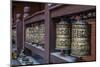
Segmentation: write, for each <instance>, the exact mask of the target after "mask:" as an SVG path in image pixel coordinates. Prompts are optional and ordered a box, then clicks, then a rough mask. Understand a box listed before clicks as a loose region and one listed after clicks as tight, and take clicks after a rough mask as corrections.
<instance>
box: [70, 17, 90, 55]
mask: <svg viewBox="0 0 100 67" xmlns="http://www.w3.org/2000/svg"><path fill="white" fill-rule="evenodd" d="M89 31H90V30H89V25H88V24H87V23H86V22H84V21H82V20H80V17H76V21H75V22H74V23H72V43H71V55H73V56H77V57H81V56H86V55H88V54H89V35H90V34H89V33H90V32H89Z"/></svg>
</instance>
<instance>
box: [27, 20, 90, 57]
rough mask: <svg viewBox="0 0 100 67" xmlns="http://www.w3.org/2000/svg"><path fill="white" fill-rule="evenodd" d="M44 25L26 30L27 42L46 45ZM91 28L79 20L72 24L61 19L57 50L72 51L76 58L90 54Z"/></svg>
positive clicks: (57, 25)
mask: <svg viewBox="0 0 100 67" xmlns="http://www.w3.org/2000/svg"><path fill="white" fill-rule="evenodd" d="M44 35H45V27H44V24H36V25H33V26H32V27H28V28H27V29H26V41H28V42H33V43H38V44H44ZM89 36H90V27H89V24H88V23H87V22H84V21H83V20H81V19H79V18H77V19H76V21H75V22H73V23H72V24H70V23H68V22H67V21H65V20H63V19H61V21H60V22H58V23H56V49H59V50H66V51H69V50H70V51H71V55H74V56H86V55H88V54H89V49H90V47H89V45H90V42H89V40H90V38H89Z"/></svg>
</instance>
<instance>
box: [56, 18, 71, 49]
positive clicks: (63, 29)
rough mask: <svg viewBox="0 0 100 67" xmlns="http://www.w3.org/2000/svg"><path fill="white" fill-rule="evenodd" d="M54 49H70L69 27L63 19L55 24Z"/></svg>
mask: <svg viewBox="0 0 100 67" xmlns="http://www.w3.org/2000/svg"><path fill="white" fill-rule="evenodd" d="M56 49H64V50H69V49H70V26H69V23H68V22H66V21H64V20H63V19H61V21H60V22H59V23H56Z"/></svg>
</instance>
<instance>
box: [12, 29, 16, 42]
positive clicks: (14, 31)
mask: <svg viewBox="0 0 100 67" xmlns="http://www.w3.org/2000/svg"><path fill="white" fill-rule="evenodd" d="M12 40H13V42H14V43H16V30H15V29H14V30H12Z"/></svg>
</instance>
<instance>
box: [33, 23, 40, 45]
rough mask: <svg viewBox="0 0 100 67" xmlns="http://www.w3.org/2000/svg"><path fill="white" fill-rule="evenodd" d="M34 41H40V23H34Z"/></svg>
mask: <svg viewBox="0 0 100 67" xmlns="http://www.w3.org/2000/svg"><path fill="white" fill-rule="evenodd" d="M33 42H34V43H36V44H38V43H39V24H34V28H33Z"/></svg>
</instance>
